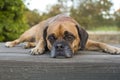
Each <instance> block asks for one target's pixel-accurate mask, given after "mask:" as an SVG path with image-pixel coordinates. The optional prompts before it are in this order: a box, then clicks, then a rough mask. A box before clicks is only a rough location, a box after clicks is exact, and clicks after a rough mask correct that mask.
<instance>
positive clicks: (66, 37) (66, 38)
mask: <svg viewBox="0 0 120 80" xmlns="http://www.w3.org/2000/svg"><path fill="white" fill-rule="evenodd" d="M64 39H65V40H66V41H69V42H72V41H73V40H74V39H75V36H73V35H72V34H71V33H69V32H67V31H66V32H65V34H64Z"/></svg>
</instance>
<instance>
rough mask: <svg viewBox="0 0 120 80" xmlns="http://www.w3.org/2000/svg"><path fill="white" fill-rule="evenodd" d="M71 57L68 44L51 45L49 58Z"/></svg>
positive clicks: (61, 42) (63, 42) (57, 42)
mask: <svg viewBox="0 0 120 80" xmlns="http://www.w3.org/2000/svg"><path fill="white" fill-rule="evenodd" d="M72 55H73V52H72V49H71V48H70V46H69V44H68V43H67V42H65V41H56V42H55V43H54V44H53V47H52V50H51V52H50V56H51V57H52V58H56V57H58V56H63V57H65V58H71V57H72Z"/></svg>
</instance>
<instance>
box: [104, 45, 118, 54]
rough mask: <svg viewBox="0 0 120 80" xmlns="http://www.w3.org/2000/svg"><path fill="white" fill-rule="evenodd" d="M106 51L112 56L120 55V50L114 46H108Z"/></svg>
mask: <svg viewBox="0 0 120 80" xmlns="http://www.w3.org/2000/svg"><path fill="white" fill-rule="evenodd" d="M104 51H105V52H107V53H110V54H120V48H118V47H113V46H108V47H107V48H105V49H104Z"/></svg>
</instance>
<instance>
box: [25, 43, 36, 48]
mask: <svg viewBox="0 0 120 80" xmlns="http://www.w3.org/2000/svg"><path fill="white" fill-rule="evenodd" d="M35 45H36V44H35V42H27V43H26V44H25V46H24V48H25V49H28V48H33V47H35Z"/></svg>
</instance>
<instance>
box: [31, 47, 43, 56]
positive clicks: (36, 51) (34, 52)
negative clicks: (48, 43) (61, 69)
mask: <svg viewBox="0 0 120 80" xmlns="http://www.w3.org/2000/svg"><path fill="white" fill-rule="evenodd" d="M43 53H44V48H38V47H35V48H33V49H31V50H30V54H31V55H41V54H43Z"/></svg>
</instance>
